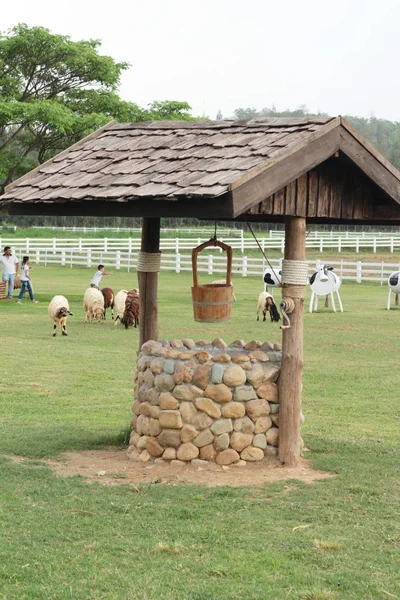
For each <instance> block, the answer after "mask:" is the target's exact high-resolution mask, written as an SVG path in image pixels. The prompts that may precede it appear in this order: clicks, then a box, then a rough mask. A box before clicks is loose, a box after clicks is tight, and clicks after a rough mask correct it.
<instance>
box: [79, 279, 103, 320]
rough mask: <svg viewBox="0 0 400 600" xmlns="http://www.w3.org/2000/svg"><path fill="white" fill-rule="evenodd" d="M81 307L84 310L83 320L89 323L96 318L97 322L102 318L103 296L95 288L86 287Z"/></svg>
mask: <svg viewBox="0 0 400 600" xmlns="http://www.w3.org/2000/svg"><path fill="white" fill-rule="evenodd" d="M83 308H84V311H85V322H86V321H89V323H91V322H92V321H93V319H96V320H97V323H100V321H101V320H102V318H103V315H104V296H103V294H102V293H101V292H100V290H97V289H96V288H88V289H87V290H86V292H85V294H84V296H83Z"/></svg>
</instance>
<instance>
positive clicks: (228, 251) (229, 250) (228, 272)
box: [192, 239, 232, 288]
mask: <svg viewBox="0 0 400 600" xmlns="http://www.w3.org/2000/svg"><path fill="white" fill-rule="evenodd" d="M210 246H214V247H216V246H218V247H219V248H222V250H225V252H226V257H227V265H226V285H231V284H232V248H231V247H230V246H228V244H224V242H220V241H219V240H216V239H212V240H209V241H208V242H204V243H203V244H200V246H197V248H193V250H192V271H193V287H195V288H197V287H198V286H199V280H198V277H197V256H198V254H200V252H202V251H203V250H204V249H205V248H209V247H210Z"/></svg>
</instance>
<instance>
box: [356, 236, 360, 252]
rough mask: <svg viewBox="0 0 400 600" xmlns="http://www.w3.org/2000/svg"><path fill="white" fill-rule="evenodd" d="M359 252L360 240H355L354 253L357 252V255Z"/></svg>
mask: <svg viewBox="0 0 400 600" xmlns="http://www.w3.org/2000/svg"><path fill="white" fill-rule="evenodd" d="M359 251H360V238H357V239H356V252H357V254H358V253H359Z"/></svg>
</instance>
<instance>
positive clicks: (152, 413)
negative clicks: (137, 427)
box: [149, 404, 161, 419]
mask: <svg viewBox="0 0 400 600" xmlns="http://www.w3.org/2000/svg"><path fill="white" fill-rule="evenodd" d="M160 412H161V409H160V407H159V406H152V405H151V404H150V408H149V417H151V418H152V419H158V417H159V416H160Z"/></svg>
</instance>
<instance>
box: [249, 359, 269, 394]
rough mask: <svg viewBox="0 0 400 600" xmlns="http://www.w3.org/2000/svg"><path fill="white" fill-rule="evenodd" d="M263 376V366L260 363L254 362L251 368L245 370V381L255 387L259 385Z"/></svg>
mask: <svg viewBox="0 0 400 600" xmlns="http://www.w3.org/2000/svg"><path fill="white" fill-rule="evenodd" d="M264 378H265V372H264V369H263V366H262V365H261V364H260V363H254V365H253V367H252V369H250V371H247V381H248V382H249V383H250V384H251V385H252V386H253V387H255V388H256V389H257V388H259V387H260V385H261V384H262V383H263V381H264Z"/></svg>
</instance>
